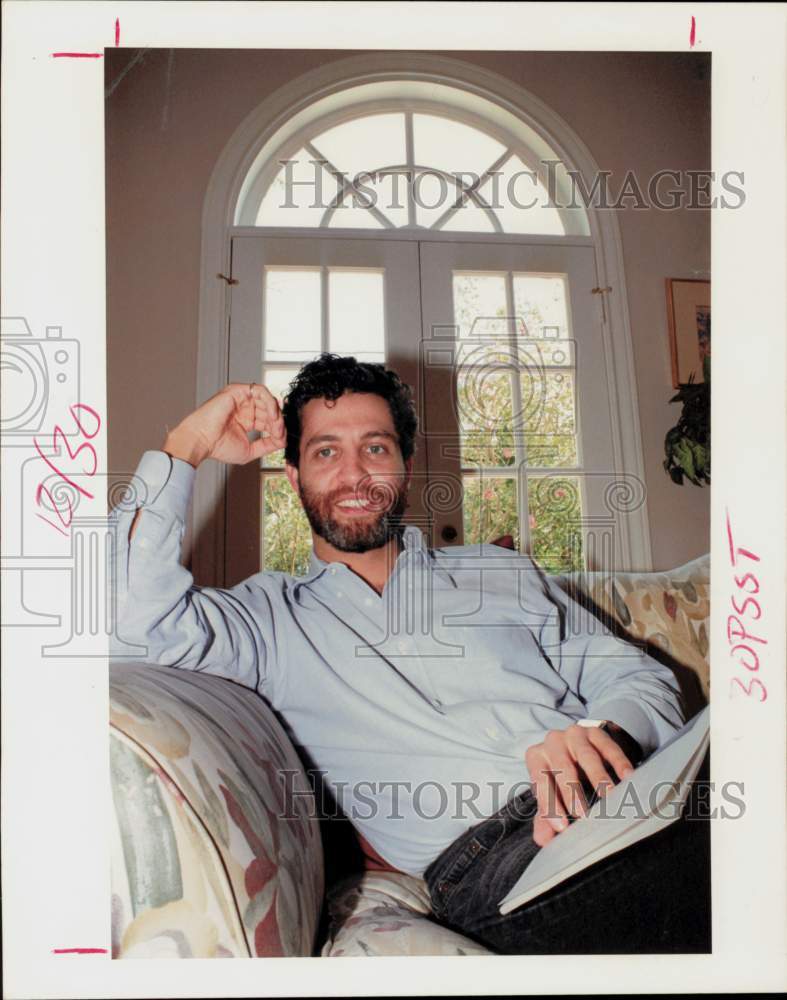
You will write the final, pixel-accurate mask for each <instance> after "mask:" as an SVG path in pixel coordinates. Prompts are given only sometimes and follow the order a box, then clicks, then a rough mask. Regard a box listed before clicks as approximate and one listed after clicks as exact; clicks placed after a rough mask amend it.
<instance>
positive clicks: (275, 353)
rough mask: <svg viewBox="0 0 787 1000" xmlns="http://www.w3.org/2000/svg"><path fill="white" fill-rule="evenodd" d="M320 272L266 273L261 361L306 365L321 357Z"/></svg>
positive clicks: (272, 270)
mask: <svg viewBox="0 0 787 1000" xmlns="http://www.w3.org/2000/svg"><path fill="white" fill-rule="evenodd" d="M320 311H321V306H320V272H319V270H318V269H311V270H295V269H291V268H276V267H269V268H266V269H265V334H264V339H263V344H264V345H265V350H264V353H263V358H264V359H268V360H272V361H290V360H292V361H308V360H310V359H311V358H313V357H314V356H315V355H316V354H319V353H320V328H321V324H320Z"/></svg>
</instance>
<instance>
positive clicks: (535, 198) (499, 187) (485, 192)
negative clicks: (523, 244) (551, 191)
mask: <svg viewBox="0 0 787 1000" xmlns="http://www.w3.org/2000/svg"><path fill="white" fill-rule="evenodd" d="M531 173H532V171H531V170H530V168H529V167H528V166H527V165H526V164H525V163H523V162H522V160H520V158H519V157H518V156H512V157H510V159H508V160H506V162H505V163H504V164H503V166H502V167H500V170H499V173H498V174H496V175H495V176H493V177H490V178H489V180H487V181H485V182H484V183H483V184H482V185H481V187H480V188H479V194H480V195H481V197H482V198H483V199H484V201H485V202H486V203H487V204H488V205H491V206H492V207H493V209H494V211H495V214H496V215H497V217H498V219H499V221H500V224H501V225H502V227H503V231H504V232H506V233H543V234H545V235H552V236H564V235H565V227H564V225H563V221H562V220H561V218H560V213H559V212H558V210H557V209H556V208H555V207H554V206H552V205H550V204H549V195H548V193H547V190H546V188H545V187H544V186H543V184H541V182H540V181H539V180H538V179H537V178H536V179H535V180H534V179H533V178H532V177H531V176H530V174H531Z"/></svg>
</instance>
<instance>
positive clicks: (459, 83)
mask: <svg viewBox="0 0 787 1000" xmlns="http://www.w3.org/2000/svg"><path fill="white" fill-rule="evenodd" d="M385 79H420V80H424V81H433V82H441V83H444V84H448V85H452V86H455V87H457V88H462V89H464V90H467V91H469V92H470V91H471V92H472V93H473V94H475V95H479V96H481V97H483V98H485V99H486V100H488V101H490V102H492V103H494V104H495V105H497V106H498V107H500V108H504V109H506V110H508V111H509V112H510V113H512V114H514V115H516V116H517V117H518V118H519V119H520V120H521V121H522V123H523V126H526V127H527V128H528V129H529V130H531V131H533V130H535V131H536V132H537V133H538V134H539V135H540V136H543V137H544V140H545V142H548V143H549V144H550V145H551V147H552V148H554V149H556V150H558V151H559V153H560V156H561V157H562V159H563V162H564V163H565V164H566V165H567V166H568V167H569V168H570V169H573V170H576V171H577V172H578V173H579V175H580V176H581V177H582V179H583V181H584V183H585V185H586V190H590V189H591V187H592V181H593V178H594V177H596V176H597V175H598V173H599V167H598V164H597V163H596V162H595V160H594V158H593V157H592V156H591V154H590V151H589V150H588V148H587V147H586V146H585V144H584V143H583V142H582V140H581V139H580V138H579V136H578V135H577V134H576V133H575V132H574V130H573V129H572V128H571V127H570V126H569V125H568V123H567V122H565V121H564V120H563V119H562V118H561V117H560V116H559V115H557V114H556V113H555V112H554V111H552V109H551V108H549V107H548V106H547V105H546V104H544V103H543V102H542V101H541V100H540V99H539V98H537V97H536V96H535V95H533V94H531V93H529V92H528V91H526V90H525V89H524V88H522V87H519V86H517V85H515V84H513V83H512V82H511V81H509V80H506V79H505V78H504V77H501V76H499V75H498V74H496V73H491V72H489V71H487V70H481V69H479V68H478V67H477V66H473V65H471V64H468V63H465V62H462V61H461V60H458V59H452V58H448V57H444V56H430V55H426V54H422V53H409V52H408V53H402V52H388V53H375V54H374V55H361V56H351V57H349V58H347V59H342V60H337V61H336V62H333V63H329V64H327V65H325V66H322V67H319V68H318V69H317V70H314V71H312V72H309V73H306V74H303V75H302V76H300V77H298V78H297V79H296V80H293V81H292V82H291V83H289V84H287V85H285V86H284V87H282V88H280V89H279V90H278V91H276V92H275V93H274V94H272V95H271V96H270V97H269V98H267V99H266V100H265V101H263V102H262V103H261V104H260V105H259V106H258V107H257V108H256V109H254V111H252V112H251V113H250V114H249V115H248V116H247V118H246V119H245V120H244V121H243V122H242V123H241V125H240V126H239V127H238V128H237V129H236V131H235V133H234V134H233V136H232V137H231V138H230V140H229V142H228V143H227V145H226V146H225V147H224V149H223V151H222V153H221V155H220V157H219V159H218V161H217V163H216V166H215V168H214V171H213V174H212V175H211V179H210V182H209V184H208V189H207V192H206V196H205V202H204V206H203V213H202V252H201V267H200V302H199V334H198V355H197V384H196V393H195V401H194V402H195V406H196V405H198V404H199V403H201V402H203V401H204V400H206V399H208V398H209V397H210V396H212V395H213V394H214V393H216V392H217V391H218V390H219V389H220V388H221V387H222V386H224V385H226V383H227V380H228V370H229V369H228V317H229V299H228V295H227V292H228V285H227V282H226V279H227V278H229V277H230V274H231V265H232V261H231V246H232V237H233V236H234V235H235V234H236V233H237V232H239V231H240V230H238V229H236V227H235V226H234V221H235V211H236V206H237V203H238V198H239V196H240V193H241V190H242V188H243V184H244V181H245V179H246V177H247V175H248V174H249V171H250V170H251V168H252V166H253V164H254V161H255V158H256V157H257V155H258V154H259V152H260V150H261V149H262V148H263V146H264V145H265V143H266V142H267V141H268V140H269V139H270V137H271V136H272V135H273V134H274V132H275V130H276V129H277V128H278V127H280V125H281V123H282V122H285V121H286V120H287V117H288V116H291V115H293V114H294V113H295V112H296V110H298V109H302V108H303V107H305V106H306V105H307V104H308V102H309V101H313V100H316V99H317V98H318V97H319V96H322V95H326V94H330V93H334V94H335V93H338V92H340V91H341V90H343V89H347V88H349V87H351V86H357V85H359V84H360V83H363V82H365V81H368V82H372V81H375V80H385ZM587 214H588V219H589V223H590V232H591V236H590V238H589V241H588V240H586V239H583V238H582V237H576V236H574V237H570V238H569V239H570V240H571V242H574V241H578V242H582V243H586V242H590V243H592V245H593V246H594V247H595V250H596V265H597V270H598V287H599V288H604V289H606V288H609V289H611V291H610V292H608V293H607V292H605V293H602V298H603V299H604V333H605V337H606V338H607V342H608V347H609V353H608V356H609V358H610V359H611V363H612V365H613V371H612V373H611V374H612V378H611V396H612V398H611V400H610V403H611V409H612V415H613V420H614V422H615V424H616V427H617V433H616V434H615V435H614V447H615V468H616V469H625V470H626V472H627V474H628V476H629V479H630V480H632V481H637V480H638V481H639V482H640V484H641V485H642V488H641V490H639V491H638V495H636V496H629V495H628V493H627V491H626V489H624V490H622V491H621V496H620V498H618V502H620V504H621V506H622V507H624V508H625V509H627V510H629V508H630V510H629V516H628V517H626V518H624V519H623V520H624V523H625V525H626V537H625V538H624V539H623V540H622V541H623V544H624V552H625V558H626V562H627V564H628V567H627V568H630V569H638V570H649V569H650V568H651V566H652V557H651V546H650V530H649V522H648V512H647V497H646V493H645V489H644V482H645V471H644V458H643V451H642V436H641V431H640V420H639V405H638V399H637V389H636V376H635V371H634V357H633V349H632V341H631V327H630V319H629V311H628V297H627V292H626V285H625V269H624V264H623V248H622V241H621V237H620V229H619V226H618V223H617V219H616V217H615V214H614V213H613V212H605V211H596V210H595V209H594V208H593V207H592V206H591V207H589V208H588V209H587ZM257 232H258V234H259V235H262V234H263V233H262V231H260V230H258V231H257ZM288 232H289V233H290V234H291V235H292V234H293V231H292V230H289V231H288ZM329 232H330V235H331V236H332V237H334V238H335V237H337V236H341V235H348V234H347V233H345V232H342V231H340V230H330V231H329ZM278 234H279V235H283V233H282V232H281V231H279V233H278ZM271 235H273V234H271ZM298 235H307V231H304V230H300V231H298ZM353 235H355V236H356V237H358V236H362V235H364V233H363V232H362V231H355V232H354V234H353ZM368 235H372V234H371V233H368ZM375 235H376V236H377V238H379V235H380V234H379V231H377V232H376V233H375ZM395 235H396V234H394V233H390V234H389V233H386V238H395ZM407 235H408V234H405V233H402V237H403V238H406V237H407ZM412 235H413V234H412V233H410V234H409V237H410V238H412ZM419 235H420V236H421V237H422V238H423V236H425V235H426V234H425V233H424V232H423V231H422V230H421V231H419ZM436 235H438V234H435V233H430V234H429V237H428V238H429V239H432V238H434V237H435V236H436ZM445 235H446V236H447V235H448V234H445ZM470 238H471V239H472V240H473V241H476V242H477V241H478V236H477V235H476V234H473V235H472V236H471V237H470ZM495 239H498V240H499V239H504V237H499V236H497V237H495ZM516 241H517V242H525V240H523V239H522V237H520V236H517V237H516ZM533 242H543V243H546V242H551V240H549V239H547V238H544V237H539V238H538V239H537V240H536V239H534V240H533ZM225 482H226V468H225V466H223V465H222V464H221V463H218V462H208V463H206V464H205V465H204V466H202V467H201V469H200V472H199V474H198V476H197V479H196V485H195V492H194V506H193V528H194V531H193V538H194V544H193V552H192V570H193V572H194V575H195V577H196V579H197V581H198V582H199V583H200V584H210V585H214V586H222V585H223V584H224V579H223V576H224V570H223V567H224V530H223V525H224V520H225V511H224V499H225ZM635 492H637V491H635Z"/></svg>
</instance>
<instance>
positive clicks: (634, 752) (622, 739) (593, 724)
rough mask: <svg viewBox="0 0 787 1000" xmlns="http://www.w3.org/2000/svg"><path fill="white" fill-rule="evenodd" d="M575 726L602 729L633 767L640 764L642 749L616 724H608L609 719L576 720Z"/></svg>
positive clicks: (642, 754)
mask: <svg viewBox="0 0 787 1000" xmlns="http://www.w3.org/2000/svg"><path fill="white" fill-rule="evenodd" d="M576 724H577V725H578V726H583V727H584V728H586V729H603V730H604V731H605V732H607V733H609V735H610V736H611V737H612V739H613V740H614V741H615V742H616V743H617V745H618V746H619V747H620V749H621V750H622V751H623V753H624V754H625V755H626V756H627V757H628V759H629V760H630V761H631V763H632V764H633V766H634V767H636V766H637V765H638V764H641V763H642V758H643V757H644V756H645V755H644V753H643V752H642V747H641V746H640V745H639V743H638V742H637V741H636V740H635V739H634V737H633V736H630V735H629V734H628V733H627V732H626V730H625V729H621V727H620V726H618V725H617V724H616V723H614V722H610V721H609V719H577V723H576Z"/></svg>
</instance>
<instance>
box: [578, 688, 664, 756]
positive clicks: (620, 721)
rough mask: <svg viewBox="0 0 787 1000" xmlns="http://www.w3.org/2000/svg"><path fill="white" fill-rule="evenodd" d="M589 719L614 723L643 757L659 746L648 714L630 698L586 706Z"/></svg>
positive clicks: (654, 728) (613, 699) (655, 731)
mask: <svg viewBox="0 0 787 1000" xmlns="http://www.w3.org/2000/svg"><path fill="white" fill-rule="evenodd" d="M587 713H588V714H587V717H588V718H589V719H606V721H607V722H614V723H615V724H616V725H618V726H620V728H621V729H625V731H626V732H627V733H628V734H629V736H632V737H633V738H634V739H635V740H636V741H637V743H639V745H640V747H641V748H642V753H643V757H647V756H648V755H649V754H651V753H653V751H654V750H656V749H657V748H658V746H659V742H660V741H659V734H658V732H657V730H656V727H655V726H654V725H653V722H652V720H651V719H650V717H649V716H648V713H647V712H646V711H645V710H644V709H643V708H641V707H640V706H639V705H638V704H637V703H636V701H633V700H632V699H630V698H610V699H608V700H607V701H598V702H592V703H591V704H589V705H588V706H587Z"/></svg>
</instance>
